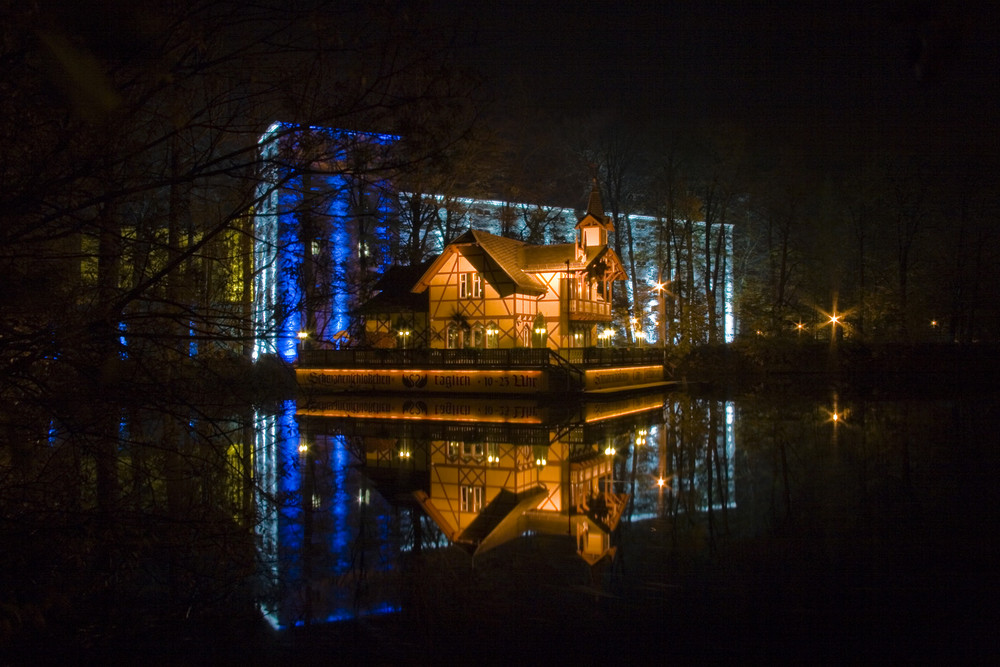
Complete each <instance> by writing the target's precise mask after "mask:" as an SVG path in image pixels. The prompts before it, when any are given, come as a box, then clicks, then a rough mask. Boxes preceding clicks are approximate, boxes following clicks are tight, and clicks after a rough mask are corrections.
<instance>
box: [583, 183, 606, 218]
mask: <svg viewBox="0 0 1000 667" xmlns="http://www.w3.org/2000/svg"><path fill="white" fill-rule="evenodd" d="M593 181H594V185H593V186H592V187H591V189H590V201H588V202H587V214H588V215H592V216H594V217H595V218H597V219H598V220H602V221H603V220H604V204H603V203H602V202H601V188H600V187H598V185H597V177H596V176H594V179H593Z"/></svg>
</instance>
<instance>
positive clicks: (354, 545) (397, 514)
mask: <svg viewBox="0 0 1000 667" xmlns="http://www.w3.org/2000/svg"><path fill="white" fill-rule="evenodd" d="M255 449H256V451H257V452H258V455H257V458H256V461H255V464H256V469H257V476H258V480H259V482H260V488H261V489H262V490H264V492H263V493H262V494H261V495H260V497H259V498H258V507H259V509H260V510H261V513H262V517H263V520H262V522H261V523H260V525H259V529H258V532H259V536H260V548H261V556H262V560H263V562H264V563H265V565H266V567H265V569H264V571H263V573H262V574H263V577H264V580H265V581H264V583H265V586H264V589H263V592H262V603H261V607H262V610H263V611H264V614H265V616H266V617H267V618H268V619H269V620H270V621H271V623H272V624H273V625H274V626H275V627H292V626H296V625H304V624H310V623H323V622H332V621H339V620H345V619H350V618H357V617H365V616H373V615H378V614H384V613H394V612H397V611H399V610H401V609H402V608H403V605H404V598H403V597H401V595H400V591H401V589H402V588H403V587H404V583H405V582H404V579H403V578H404V577H405V572H406V571H407V570H408V569H409V566H408V565H407V563H408V562H410V561H409V559H413V558H420V557H421V555H424V556H430V555H432V554H437V555H443V554H444V552H443V551H442V550H443V549H445V548H446V547H451V548H452V549H456V550H457V552H458V553H460V552H463V551H464V552H465V553H466V554H468V555H469V556H471V559H470V560H469V561H468V562H469V564H470V565H471V564H472V563H473V562H474V559H476V558H488V557H490V556H491V555H496V556H497V557H498V558H500V559H501V561H502V560H503V559H504V558H505V557H506V556H505V554H510V553H511V552H510V549H520V548H522V546H521V545H526V544H528V542H524V541H523V540H530V541H531V543H534V544H536V545H540V544H542V543H544V544H546V545H549V546H548V547H546V548H545V549H544V551H543V553H544V554H545V556H544V557H549V556H557V557H559V555H560V554H565V555H566V556H567V557H569V558H570V559H578V560H579V562H581V563H586V564H588V565H599V564H602V563H603V564H607V563H609V562H611V559H613V558H615V555H616V550H617V548H618V544H619V542H618V540H619V537H620V534H619V528H620V527H621V525H622V524H631V525H637V524H638V523H639V522H643V521H646V520H649V519H663V518H665V517H666V518H669V517H679V516H688V517H691V519H684V520H683V521H684V522H685V523H687V522H688V521H689V520H695V521H697V520H698V519H696V518H695V517H697V516H706V515H707V516H711V514H712V513H713V512H716V513H719V512H722V513H724V512H726V511H729V510H732V509H734V508H735V507H736V496H735V470H736V468H735V463H736V451H735V412H734V411H733V409H732V406H731V405H727V404H723V403H718V402H714V401H702V400H697V399H691V398H689V397H683V396H680V395H676V394H666V395H665V394H664V393H663V392H662V391H657V392H644V393H643V392H640V393H632V394H629V395H615V396H613V397H612V396H606V397H603V398H602V399H600V400H595V399H590V400H586V401H573V400H567V399H565V398H561V399H559V400H551V399H548V400H546V399H545V398H544V397H537V396H491V397H477V396H472V395H470V396H460V395H426V394H420V395H406V394H400V393H390V394H354V395H351V394H330V395H320V394H314V395H310V396H303V397H300V399H299V401H298V402H296V401H289V402H287V403H285V405H284V406H283V409H282V410H281V411H280V412H279V413H277V414H272V415H263V416H260V417H259V419H258V424H257V442H256V448H255ZM463 558H464V557H463ZM460 560H461V559H460Z"/></svg>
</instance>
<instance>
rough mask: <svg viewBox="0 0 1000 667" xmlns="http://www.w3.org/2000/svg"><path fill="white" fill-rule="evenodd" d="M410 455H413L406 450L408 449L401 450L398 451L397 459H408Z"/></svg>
mask: <svg viewBox="0 0 1000 667" xmlns="http://www.w3.org/2000/svg"><path fill="white" fill-rule="evenodd" d="M412 455H413V453H412V452H411V451H410V450H408V449H401V450H399V458H401V459H408V458H410V457H411V456H412Z"/></svg>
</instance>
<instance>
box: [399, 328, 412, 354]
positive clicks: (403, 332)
mask: <svg viewBox="0 0 1000 667" xmlns="http://www.w3.org/2000/svg"><path fill="white" fill-rule="evenodd" d="M396 335H397V336H399V347H400V348H402V349H404V350H405V349H406V348H407V341H408V340H409V339H410V330H409V329H400V330H399V332H398V333H397V334H396Z"/></svg>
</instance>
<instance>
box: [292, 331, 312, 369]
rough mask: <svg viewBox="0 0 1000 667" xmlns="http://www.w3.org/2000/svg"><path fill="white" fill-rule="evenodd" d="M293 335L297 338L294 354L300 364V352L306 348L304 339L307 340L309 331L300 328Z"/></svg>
mask: <svg viewBox="0 0 1000 667" xmlns="http://www.w3.org/2000/svg"><path fill="white" fill-rule="evenodd" d="M295 337H296V338H297V339H298V343H297V345H296V348H297V349H296V351H295V356H296V357H297V358H298V360H299V363H300V364H301V363H302V353H303V352H305V350H306V341H308V340H309V332H308V331H306V330H305V329H302V330H301V331H299V332H297V333H296V334H295Z"/></svg>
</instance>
